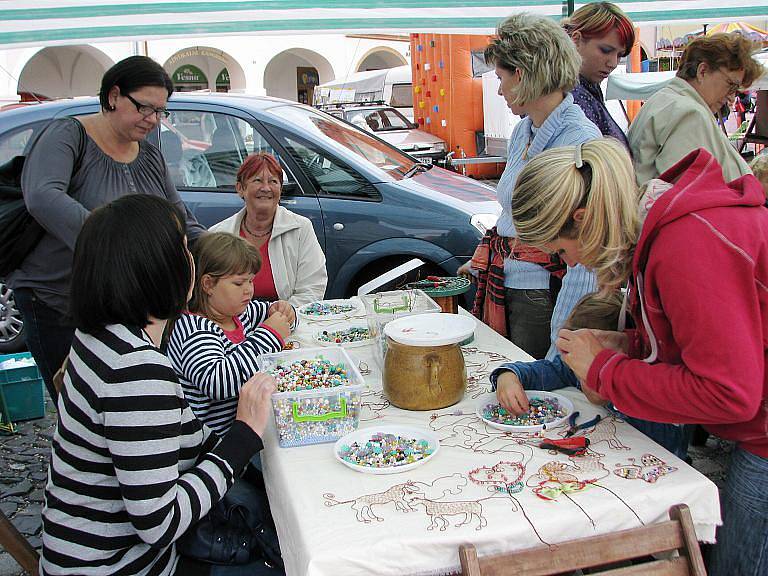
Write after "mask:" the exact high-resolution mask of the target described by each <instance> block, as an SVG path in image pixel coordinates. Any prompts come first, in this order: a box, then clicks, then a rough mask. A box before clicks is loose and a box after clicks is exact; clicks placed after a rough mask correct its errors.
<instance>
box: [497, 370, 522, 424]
mask: <svg viewBox="0 0 768 576" xmlns="http://www.w3.org/2000/svg"><path fill="white" fill-rule="evenodd" d="M496 398H498V399H499V404H501V405H502V407H504V408H505V409H506V410H508V411H509V412H511V413H512V415H514V416H519V415H520V414H524V413H526V412H528V409H529V408H530V405H529V404H528V396H526V394H525V390H524V389H523V385H522V384H521V383H520V379H519V378H518V377H517V374H515V373H514V372H512V371H509V372H504V373H503V374H501V375H500V376H499V377H498V378H497V379H496Z"/></svg>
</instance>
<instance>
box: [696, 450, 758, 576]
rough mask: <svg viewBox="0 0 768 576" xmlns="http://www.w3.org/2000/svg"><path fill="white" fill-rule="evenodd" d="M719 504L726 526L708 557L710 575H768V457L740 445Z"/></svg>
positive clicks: (733, 458) (720, 532)
mask: <svg viewBox="0 0 768 576" xmlns="http://www.w3.org/2000/svg"><path fill="white" fill-rule="evenodd" d="M720 507H721V510H722V513H723V525H722V526H720V527H719V528H718V529H717V544H715V545H714V546H713V547H712V550H711V552H710V555H709V558H708V559H707V560H708V561H707V574H709V576H765V575H766V574H768V458H762V457H760V456H758V455H756V454H752V453H751V452H747V451H746V450H742V449H741V448H738V447H737V448H736V449H735V450H734V451H733V454H732V455H731V462H730V466H729V468H728V477H727V479H726V483H725V487H724V488H723V490H722V493H721V501H720Z"/></svg>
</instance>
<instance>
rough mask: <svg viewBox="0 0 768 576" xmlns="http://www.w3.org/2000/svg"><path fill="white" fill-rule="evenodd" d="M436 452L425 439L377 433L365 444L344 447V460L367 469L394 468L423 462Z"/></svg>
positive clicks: (340, 454) (342, 454) (355, 443)
mask: <svg viewBox="0 0 768 576" xmlns="http://www.w3.org/2000/svg"><path fill="white" fill-rule="evenodd" d="M432 452H434V450H433V449H432V448H431V447H430V445H429V442H428V441H427V440H423V439H416V438H404V437H402V436H396V435H394V434H382V433H381V432H376V433H374V434H372V435H371V437H370V439H369V440H368V441H367V442H365V443H364V444H358V443H357V442H354V443H352V444H351V445H350V446H342V447H341V450H340V451H339V456H340V457H341V458H342V460H344V461H346V462H349V463H350V464H354V465H356V466H363V467H366V468H392V467H395V466H405V465H406V464H413V463H414V462H417V461H419V460H423V459H424V458H426V457H428V456H429V455H431V454H432Z"/></svg>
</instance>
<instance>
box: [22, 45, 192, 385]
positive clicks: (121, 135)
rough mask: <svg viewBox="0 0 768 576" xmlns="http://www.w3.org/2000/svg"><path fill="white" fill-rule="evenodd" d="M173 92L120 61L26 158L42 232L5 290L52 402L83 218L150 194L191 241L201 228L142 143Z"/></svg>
mask: <svg viewBox="0 0 768 576" xmlns="http://www.w3.org/2000/svg"><path fill="white" fill-rule="evenodd" d="M172 93H173V83H172V82H171V79H170V77H169V76H168V73H167V72H166V71H165V70H164V69H163V67H162V66H160V65H159V64H158V63H157V62H155V61H154V60H152V59H150V58H147V57H145V56H132V57H130V58H126V59H125V60H121V61H120V62H118V63H117V64H115V65H114V66H112V67H111V68H110V69H109V70H107V72H106V73H105V74H104V77H103V78H102V80H101V90H100V92H99V101H100V103H101V111H100V112H99V113H98V114H94V115H92V116H85V117H80V118H77V119H75V118H62V119H60V120H54V121H53V122H51V123H50V125H49V126H48V127H47V128H46V129H45V131H44V132H43V134H42V135H41V136H40V138H39V139H38V141H37V142H36V143H35V145H34V146H33V148H32V150H31V151H30V152H29V155H28V156H27V160H26V162H25V165H24V173H23V176H22V189H23V192H24V202H25V203H26V205H27V209H28V210H29V212H30V214H32V216H34V218H35V220H37V221H38V222H39V223H40V224H41V225H42V226H43V228H45V232H46V233H45V235H44V236H43V238H42V240H41V241H40V243H39V244H38V245H37V247H36V248H35V249H34V250H32V252H30V253H29V255H28V256H27V258H26V259H25V260H24V262H23V263H22V265H21V267H20V268H19V269H18V270H16V271H14V272H13V273H12V274H11V276H10V277H9V278H8V283H9V285H10V287H11V288H12V289H13V291H14V295H15V298H16V303H17V305H18V308H19V311H20V312H21V315H22V318H23V320H24V328H25V331H26V339H27V346H28V347H29V350H30V352H31V353H32V355H33V356H34V358H35V361H36V362H37V366H38V368H39V369H40V373H41V375H42V376H43V380H44V381H45V384H46V386H47V388H48V392H49V393H50V395H51V397H52V398H54V399H55V398H56V392H55V389H54V387H53V375H54V374H55V373H56V371H57V370H58V369H59V367H60V366H61V364H62V362H63V361H64V358H65V357H66V355H67V353H68V352H69V347H70V344H71V342H72V334H73V333H74V328H73V327H72V325H71V322H70V321H69V320H68V318H67V314H68V310H69V294H70V290H69V281H70V275H71V272H72V252H73V250H74V247H75V241H76V240H77V236H78V234H79V233H80V228H81V227H82V226H83V222H85V219H86V218H87V217H88V215H89V214H90V212H91V211H92V210H94V209H95V208H98V207H99V206H102V205H104V204H107V203H108V202H110V201H112V200H114V199H116V198H119V197H120V196H124V195H126V194H152V195H155V196H161V197H163V198H167V199H168V200H170V201H171V202H172V203H173V204H174V205H175V206H177V207H178V208H179V209H180V210H181V211H182V212H183V213H185V214H186V226H187V229H188V230H187V233H188V234H189V237H190V238H196V237H197V236H198V235H199V234H201V233H202V232H203V231H204V229H203V228H202V227H201V226H200V225H199V224H198V223H197V222H196V221H195V219H194V217H193V216H192V215H191V214H189V213H188V212H186V211H185V208H184V205H183V203H182V201H181V198H180V197H179V194H178V192H177V191H176V188H175V187H174V185H173V181H172V180H171V177H170V176H169V174H168V168H167V166H166V165H165V162H164V161H163V158H162V156H161V155H160V151H159V150H158V149H157V148H156V147H155V146H153V145H152V144H150V143H149V142H147V141H146V137H147V135H148V134H149V133H150V132H151V131H153V130H155V129H156V128H157V125H158V124H159V123H160V120H161V119H162V118H164V117H166V116H167V115H168V110H167V109H166V107H165V106H166V103H167V101H168V98H169V97H170V95H171V94H172Z"/></svg>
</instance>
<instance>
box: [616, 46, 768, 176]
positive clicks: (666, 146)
mask: <svg viewBox="0 0 768 576" xmlns="http://www.w3.org/2000/svg"><path fill="white" fill-rule="evenodd" d="M756 50H758V45H757V44H756V43H755V42H753V41H752V40H750V39H748V38H747V37H745V36H742V35H741V34H738V33H731V34H713V35H712V36H704V37H701V38H696V39H695V40H694V41H692V42H691V43H690V44H688V46H687V47H686V48H685V51H684V52H683V56H682V58H681V59H680V67H679V68H678V70H677V77H676V78H673V79H672V80H671V81H670V82H669V84H667V85H666V86H665V87H664V88H662V89H661V90H659V91H658V92H657V93H656V94H654V95H653V96H651V97H650V98H649V99H648V101H647V102H646V103H645V105H644V106H643V107H642V108H641V109H640V113H639V114H638V115H637V117H636V118H635V119H634V121H633V122H632V124H631V126H630V127H629V135H628V136H629V146H630V150H631V151H632V157H633V160H634V163H635V170H636V172H637V182H638V184H643V183H644V182H647V181H648V180H650V179H652V178H656V177H658V176H659V175H660V174H663V173H664V172H665V171H666V170H667V169H669V168H670V167H672V166H674V165H675V164H677V163H678V162H679V161H680V160H681V159H682V158H683V157H684V156H685V155H686V154H688V153H689V152H692V151H693V150H696V149H697V148H699V147H703V148H705V149H706V150H707V151H708V152H709V153H710V154H712V156H714V157H715V159H716V160H717V161H718V162H719V163H720V166H722V169H723V176H724V177H725V179H726V180H727V181H731V180H734V179H736V178H738V177H739V176H743V175H744V174H749V173H750V170H749V166H747V163H746V162H745V161H744V159H743V158H742V157H741V156H740V155H739V153H738V152H737V151H736V149H735V148H734V147H733V146H732V145H731V143H730V142H729V141H728V138H727V137H726V136H725V134H724V133H723V132H722V130H721V129H720V127H719V126H718V125H717V121H716V120H715V114H716V113H718V112H719V111H720V110H721V109H723V108H728V107H730V106H731V105H732V104H733V101H734V98H735V97H736V93H737V92H738V91H740V90H741V91H743V90H746V89H747V88H749V86H751V85H752V82H754V81H755V80H756V79H757V78H759V77H760V75H761V74H762V72H763V67H762V65H761V64H760V63H758V62H757V60H755V59H754V58H753V57H752V54H753V53H754V52H755V51H756Z"/></svg>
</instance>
